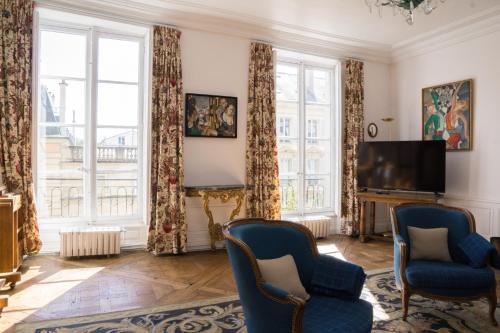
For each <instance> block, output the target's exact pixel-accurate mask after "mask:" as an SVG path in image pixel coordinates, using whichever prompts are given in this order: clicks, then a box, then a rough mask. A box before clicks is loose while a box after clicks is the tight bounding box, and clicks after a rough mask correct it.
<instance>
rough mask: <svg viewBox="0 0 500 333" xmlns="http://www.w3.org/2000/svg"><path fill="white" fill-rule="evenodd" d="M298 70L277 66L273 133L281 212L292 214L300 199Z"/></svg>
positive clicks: (292, 67)
mask: <svg viewBox="0 0 500 333" xmlns="http://www.w3.org/2000/svg"><path fill="white" fill-rule="evenodd" d="M297 78H298V67H297V66H293V65H282V64H278V66H277V76H276V86H277V87H278V88H277V96H278V98H277V103H276V119H277V124H276V130H277V135H278V158H279V175H280V191H281V209H282V210H283V211H284V212H294V211H297V209H298V199H299V187H298V185H299V181H298V172H299V104H298V102H297V98H298V94H297V87H298V79H297Z"/></svg>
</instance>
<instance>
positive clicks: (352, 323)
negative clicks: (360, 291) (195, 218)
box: [224, 219, 373, 333]
mask: <svg viewBox="0 0 500 333" xmlns="http://www.w3.org/2000/svg"><path fill="white" fill-rule="evenodd" d="M224 236H225V238H226V246H227V251H228V254H229V259H230V262H231V265H232V269H233V274H234V277H235V280H236V284H237V287H238V292H239V296H240V300H241V304H242V306H243V311H244V313H245V319H246V325H247V330H248V332H249V333H290V332H293V333H299V332H304V333H329V332H343V333H355V332H370V331H371V328H372V322H373V309H372V305H371V304H370V303H368V302H366V301H364V300H361V299H359V298H358V297H356V299H348V298H343V297H329V296H325V295H320V294H315V293H314V292H313V291H312V289H311V284H310V283H311V279H312V277H313V272H314V269H315V265H316V264H317V263H318V261H319V260H320V259H322V261H321V262H324V260H325V259H328V260H330V259H332V258H331V257H330V258H326V257H320V255H319V254H318V250H317V246H316V241H315V239H314V237H313V235H312V234H311V232H310V231H309V230H308V229H307V228H305V227H303V226H301V225H298V224H296V223H292V222H286V221H269V220H262V219H241V220H235V221H231V222H228V223H226V225H225V226H224ZM287 254H290V255H292V256H293V258H294V261H295V263H296V265H297V269H298V272H299V276H300V280H301V282H302V284H303V285H304V287H305V288H306V290H307V291H308V293H309V294H310V295H311V298H310V299H309V300H308V301H303V300H302V299H300V298H297V297H294V296H292V295H290V294H289V293H287V292H285V291H284V290H282V289H280V288H278V287H276V286H273V285H271V284H270V283H267V282H266V281H264V280H263V278H262V275H261V273H260V270H259V266H258V264H257V261H256V259H274V258H278V257H282V256H284V255H287ZM347 265H352V264H347ZM352 266H355V265H352ZM356 267H357V268H358V271H359V270H361V271H362V269H361V268H360V267H359V266H356ZM341 274H345V275H344V277H345V278H346V279H349V278H351V280H354V278H353V275H350V272H349V271H347V272H345V273H341ZM362 274H363V275H364V272H363V273H362ZM283 278H284V279H286V278H287V277H286V276H284V277H283ZM363 281H364V276H363ZM362 283H363V282H361V285H362Z"/></svg>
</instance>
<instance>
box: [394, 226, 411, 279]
mask: <svg viewBox="0 0 500 333" xmlns="http://www.w3.org/2000/svg"><path fill="white" fill-rule="evenodd" d="M407 258H408V245H407V244H406V242H405V240H404V238H403V237H401V235H399V234H395V235H394V276H395V277H396V283H397V284H399V286H400V287H406V286H408V281H407V280H406V275H405V271H406V261H407Z"/></svg>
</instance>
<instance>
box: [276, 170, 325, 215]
mask: <svg viewBox="0 0 500 333" xmlns="http://www.w3.org/2000/svg"><path fill="white" fill-rule="evenodd" d="M321 180H322V179H320V178H317V179H316V178H314V179H306V187H305V191H304V196H305V197H304V205H305V208H306V209H321V208H324V207H325V187H324V186H323V185H322V184H321V183H319V181H321ZM297 184H298V179H297V178H283V179H280V194H281V209H282V210H284V211H296V210H297V208H298V207H297V204H298V202H297V201H298V188H297V186H298V185H297Z"/></svg>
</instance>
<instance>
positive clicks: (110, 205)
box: [39, 178, 138, 218]
mask: <svg viewBox="0 0 500 333" xmlns="http://www.w3.org/2000/svg"><path fill="white" fill-rule="evenodd" d="M47 180H50V181H51V182H59V183H61V184H60V185H53V186H52V185H49V184H48V185H47V186H45V187H43V188H39V197H40V198H41V199H40V200H39V205H40V208H39V210H40V215H41V217H45V218H74V217H80V216H84V215H85V205H84V195H83V193H84V190H83V186H80V185H72V183H73V184H74V183H75V182H80V183H81V182H82V179H62V178H58V179H54V178H50V179H47ZM105 181H106V180H105ZM65 182H66V184H64V183H65ZM101 182H103V181H102V180H98V183H97V198H96V199H97V201H96V210H97V215H98V216H101V217H107V216H125V215H135V214H137V212H138V201H137V199H138V198H137V180H135V179H113V180H111V181H108V183H109V182H114V183H115V184H116V183H117V182H122V183H124V185H114V184H113V185H110V184H106V183H105V184H104V185H100V184H99V183H101Z"/></svg>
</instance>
